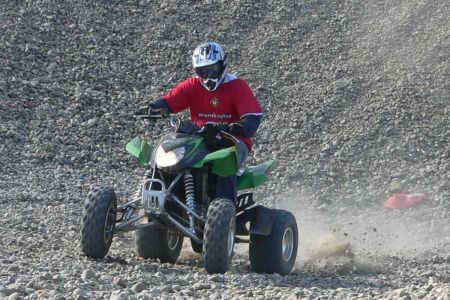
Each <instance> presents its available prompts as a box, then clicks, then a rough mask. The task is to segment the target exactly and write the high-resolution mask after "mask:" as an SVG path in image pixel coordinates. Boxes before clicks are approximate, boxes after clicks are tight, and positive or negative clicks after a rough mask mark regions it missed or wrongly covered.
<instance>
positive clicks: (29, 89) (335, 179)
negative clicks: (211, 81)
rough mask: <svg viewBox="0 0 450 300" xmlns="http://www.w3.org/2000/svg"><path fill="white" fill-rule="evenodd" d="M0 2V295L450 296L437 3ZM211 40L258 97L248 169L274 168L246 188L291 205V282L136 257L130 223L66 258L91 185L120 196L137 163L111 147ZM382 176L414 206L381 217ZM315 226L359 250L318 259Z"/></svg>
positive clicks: (449, 20) (137, 129) (449, 67)
mask: <svg viewBox="0 0 450 300" xmlns="http://www.w3.org/2000/svg"><path fill="white" fill-rule="evenodd" d="M0 8H1V9H0V21H1V22H0V120H1V122H0V141H1V143H0V154H1V164H0V192H1V193H0V203H1V204H2V206H3V208H4V209H3V211H4V218H2V220H1V221H0V224H1V228H2V232H3V233H2V242H1V243H0V244H1V245H0V253H1V256H0V266H1V271H0V298H2V297H9V298H11V299H15V298H20V297H24V298H29V299H35V298H45V299H47V298H58V299H59V298H62V297H65V298H77V299H83V298H112V299H118V298H119V299H121V298H123V299H127V298H133V297H134V298H145V297H147V298H155V297H157V296H158V297H161V298H164V297H166V298H169V299H171V298H176V297H179V298H194V297H195V298H201V297H204V298H211V297H219V296H220V297H222V298H227V299H228V298H245V297H247V298H250V297H253V298H261V299H263V298H265V299H267V298H280V299H285V298H286V299H289V298H292V299H296V298H308V299H314V298H337V299H343V298H354V299H357V298H364V299H367V298H369V297H372V298H389V297H391V298H404V299H408V297H409V298H423V297H427V296H428V297H429V298H436V297H441V299H446V298H445V297H447V298H448V297H449V296H448V293H449V292H450V291H449V290H448V287H449V281H450V279H449V278H450V275H449V269H450V267H449V259H450V258H449V256H448V253H449V252H448V250H447V249H448V248H450V241H449V237H450V229H449V221H448V220H449V216H450V209H449V208H450V207H449V203H450V202H449V196H448V194H449V192H450V187H449V182H450V159H449V158H450V150H449V149H450V148H449V142H448V141H449V140H450V130H449V129H450V126H449V122H450V114H449V108H450V98H449V96H448V92H449V90H450V81H449V79H448V74H449V71H450V64H449V63H448V62H449V52H448V51H447V49H448V47H449V46H450V45H449V44H450V30H449V28H450V17H449V15H450V14H449V10H450V5H449V4H448V3H447V2H446V1H434V2H427V1H420V0H414V1H406V0H405V1H403V0H402V1H394V2H391V1H373V2H369V3H368V2H367V1H362V0H353V1H350V0H348V1H347V0H346V1H296V2H293V1H260V2H256V3H255V1H226V0H223V1H217V0H208V1H175V0H171V1H169V0H166V1H143V0H141V1H139V0H135V1H134V0H133V1H131V0H130V1H125V0H123V1H121V0H116V1H90V2H86V3H83V2H81V1H80V2H67V3H65V2H56V3H55V2H53V1H48V0H39V1H26V0H25V1H4V2H1V3H0ZM207 39H215V40H217V41H219V42H221V43H222V44H223V45H224V47H225V48H226V50H227V51H228V53H229V55H230V58H231V71H232V72H234V73H236V74H238V75H239V76H242V77H243V78H245V79H246V80H247V81H248V82H249V83H250V85H251V86H252V87H253V89H254V91H255V94H256V95H257V97H258V98H259V100H260V102H261V105H262V107H263V109H264V112H265V116H266V117H265V120H264V122H263V124H262V125H261V128H260V130H259V132H258V135H257V137H256V144H255V149H254V153H253V159H252V161H253V162H259V161H263V160H266V159H268V158H271V157H275V158H278V159H279V160H280V165H279V167H278V169H277V170H276V171H275V174H274V176H273V180H272V181H271V183H269V184H267V185H266V186H265V187H264V188H261V189H260V190H259V191H258V196H259V199H260V200H261V202H263V203H266V204H272V205H276V206H279V207H285V208H289V209H291V210H293V211H294V212H295V214H296V216H297V217H298V223H299V226H300V231H301V232H300V233H301V237H302V238H301V240H302V243H301V245H300V252H301V254H302V255H301V257H299V266H298V268H297V269H296V271H295V272H294V274H293V275H292V276H286V277H279V276H276V275H270V276H269V275H258V274H252V273H251V272H250V271H249V267H248V262H247V256H246V254H245V251H243V250H242V251H238V254H237V255H236V258H235V261H234V262H235V264H234V267H233V269H232V270H231V271H230V272H229V273H227V274H226V275H214V276H210V275H207V274H206V273H205V272H204V270H203V269H202V267H201V260H200V257H197V256H194V255H193V254H191V253H190V252H189V249H186V250H185V251H184V252H183V257H182V258H181V259H180V263H179V264H177V265H159V264H158V263H156V262H148V261H141V260H139V259H137V258H136V256H135V255H134V253H133V251H132V246H131V245H132V241H131V235H124V236H122V237H118V238H117V239H116V240H115V242H114V244H113V246H112V249H111V253H110V255H111V256H110V257H108V258H107V259H105V260H103V261H100V262H98V261H91V260H88V259H86V258H84V257H82V256H80V253H79V246H78V242H77V239H78V231H79V218H80V215H81V206H82V202H83V200H84V198H85V196H86V194H87V192H88V190H89V188H90V186H92V185H98V184H106V185H111V186H113V187H114V188H115V189H116V191H117V194H118V195H119V196H120V197H121V198H122V199H125V198H126V197H127V196H129V195H130V194H131V193H132V192H133V187H134V186H136V183H137V181H138V177H139V176H140V172H141V171H139V172H136V168H138V165H137V163H136V162H135V161H134V160H133V159H132V158H131V157H129V156H128V155H127V154H126V152H125V151H124V145H125V144H126V142H127V141H128V140H129V139H130V138H132V137H134V136H135V135H138V134H140V135H144V136H146V137H147V138H148V139H150V140H157V139H158V138H159V136H160V135H161V133H162V132H163V131H164V130H165V128H167V125H166V124H165V123H164V122H160V123H158V124H150V125H149V124H145V123H142V122H137V121H136V120H134V118H133V117H132V113H133V112H134V110H135V109H136V107H138V106H140V105H141V104H143V103H146V102H147V101H148V100H151V99H154V98H155V97H158V96H160V95H161V94H162V93H163V92H165V91H166V90H167V89H169V88H171V87H173V86H174V85H175V84H176V83H177V82H178V81H180V80H182V79H183V78H184V77H186V76H190V75H191V74H192V70H191V68H190V54H191V51H192V48H193V47H194V46H195V45H196V44H198V43H199V42H201V41H203V40H207ZM394 176H399V177H401V179H402V180H403V181H404V183H405V184H406V185H407V187H408V189H410V190H412V191H420V192H424V193H426V194H427V200H426V202H425V203H424V205H423V206H421V207H418V208H413V209H411V210H407V211H400V212H387V211H383V210H382V202H383V200H384V199H385V198H386V197H387V196H388V195H389V194H388V192H387V190H388V188H389V184H390V182H391V179H392V177H394ZM288 187H289V188H288ZM374 229H375V230H374ZM329 232H332V233H333V234H334V236H335V237H337V240H338V241H339V243H341V239H342V242H343V243H349V245H350V246H349V247H351V249H352V250H351V253H354V255H355V256H354V257H352V258H349V256H348V255H344V256H343V257H341V255H340V254H339V253H338V252H336V251H335V250H336V249H338V248H339V247H334V246H333V247H332V251H331V253H332V255H330V254H323V251H322V250H323V246H324V243H320V241H319V245H317V244H315V238H316V237H317V235H319V234H321V233H329ZM303 237H304V238H303ZM405 237H408V238H405ZM325 244H326V246H327V247H328V245H329V244H330V243H328V242H326V243H325ZM331 244H333V243H331ZM244 248H245V247H244ZM325 248H326V247H325ZM349 251H350V250H349ZM347 254H348V253H347ZM330 257H331V258H330Z"/></svg>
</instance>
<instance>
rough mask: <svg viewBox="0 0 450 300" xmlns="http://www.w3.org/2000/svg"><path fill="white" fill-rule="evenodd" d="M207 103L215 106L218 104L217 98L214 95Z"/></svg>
mask: <svg viewBox="0 0 450 300" xmlns="http://www.w3.org/2000/svg"><path fill="white" fill-rule="evenodd" d="M209 104H211V106H212V107H214V108H216V107H218V106H219V99H217V98H216V97H214V98H212V99H211V101H210V102H209Z"/></svg>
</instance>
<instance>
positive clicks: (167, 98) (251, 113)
mask: <svg viewBox="0 0 450 300" xmlns="http://www.w3.org/2000/svg"><path fill="white" fill-rule="evenodd" d="M227 63H228V58H227V55H226V54H225V52H224V50H223V49H222V47H221V46H220V45H219V44H218V43H216V42H212V41H211V42H205V43H202V44H200V45H199V46H197V48H195V50H194V54H193V55H192V64H193V67H194V70H195V73H196V75H197V76H194V77H190V78H188V79H186V80H184V81H182V82H180V83H179V84H178V85H176V86H175V87H174V88H173V89H172V90H170V91H169V92H168V93H166V94H165V95H164V96H162V97H161V98H159V99H157V100H155V101H152V102H151V103H150V104H149V105H148V106H146V107H142V108H140V109H139V111H138V112H137V113H138V114H152V112H154V111H156V110H166V111H169V112H171V113H178V112H181V111H183V110H185V109H187V108H189V111H190V115H191V121H192V122H193V123H194V124H195V125H196V126H198V127H203V128H204V129H205V131H206V140H207V144H208V145H209V147H210V148H211V149H217V148H221V147H222V148H223V147H228V146H230V142H232V144H233V145H236V147H237V148H238V149H243V152H245V153H244V154H243V157H245V156H246V154H247V150H248V151H249V150H251V147H252V140H251V138H252V137H253V136H254V134H255V133H256V130H257V129H258V127H259V124H260V122H261V118H262V112H261V108H260V106H259V103H258V101H257V99H256V97H255V96H254V94H253V92H252V91H251V89H250V87H249V86H248V84H247V82H246V81H244V80H242V79H240V78H238V77H237V76H236V75H234V74H231V73H228V72H227ZM240 145H242V146H240ZM244 145H245V146H246V147H244ZM241 151H242V150H241ZM215 196H216V198H219V197H220V198H227V199H230V200H232V201H233V203H235V204H236V200H237V176H236V175H232V176H228V177H218V178H217V183H216V195H215Z"/></svg>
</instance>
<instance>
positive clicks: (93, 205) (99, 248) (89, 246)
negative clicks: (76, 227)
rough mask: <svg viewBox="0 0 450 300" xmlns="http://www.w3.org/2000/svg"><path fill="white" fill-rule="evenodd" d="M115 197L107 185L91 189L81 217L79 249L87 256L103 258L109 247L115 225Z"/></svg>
mask: <svg viewBox="0 0 450 300" xmlns="http://www.w3.org/2000/svg"><path fill="white" fill-rule="evenodd" d="M116 212H117V198H116V194H115V193H114V191H113V190H112V189H110V188H107V187H96V188H94V189H92V190H91V191H90V192H89V194H88V197H87V199H86V201H85V205H84V208H83V215H82V219H81V251H82V252H83V253H84V254H85V255H86V256H88V257H92V258H103V257H105V255H106V254H107V253H108V251H109V248H110V247H111V243H112V239H113V235H114V228H115V225H116Z"/></svg>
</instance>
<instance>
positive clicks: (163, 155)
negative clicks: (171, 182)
mask: <svg viewBox="0 0 450 300" xmlns="http://www.w3.org/2000/svg"><path fill="white" fill-rule="evenodd" d="M185 151H186V150H185V149H184V147H180V148H176V149H174V150H171V151H168V152H165V151H164V149H163V148H162V147H161V146H159V147H158V149H156V156H155V162H156V164H157V165H158V167H162V168H164V167H170V166H173V165H176V164H177V163H178V162H179V161H180V160H181V159H182V158H183V157H184V152H185Z"/></svg>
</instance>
